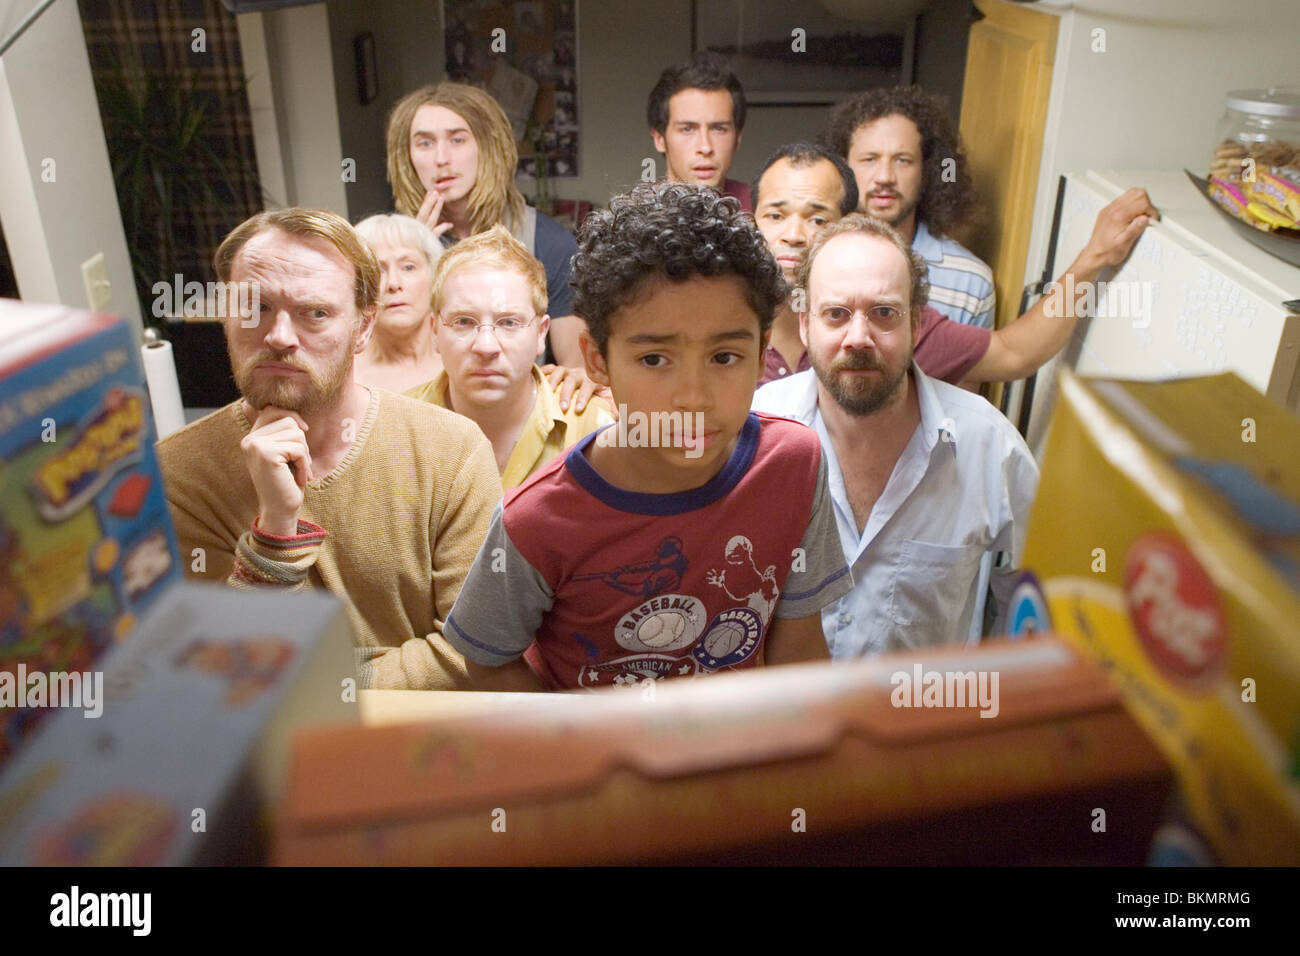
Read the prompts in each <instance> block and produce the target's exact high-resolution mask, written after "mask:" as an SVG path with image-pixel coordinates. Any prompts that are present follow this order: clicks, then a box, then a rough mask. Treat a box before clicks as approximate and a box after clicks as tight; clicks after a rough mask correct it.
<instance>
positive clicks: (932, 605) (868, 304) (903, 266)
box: [753, 214, 1038, 659]
mask: <svg viewBox="0 0 1300 956" xmlns="http://www.w3.org/2000/svg"><path fill="white" fill-rule="evenodd" d="M796 280H797V285H798V287H800V288H803V289H806V290H807V311H806V312H805V313H803V314H801V315H800V317H799V326H800V327H799V332H800V337H801V338H802V339H803V341H804V344H805V345H806V346H807V349H808V356H809V359H810V361H811V363H812V368H811V369H810V370H809V371H806V372H800V373H799V374H797V375H793V376H791V377H789V378H786V379H781V380H779V381H776V382H772V383H771V384H769V385H766V386H764V387H763V388H761V389H759V390H758V391H757V392H756V393H755V395H754V403H753V407H754V409H756V410H758V411H766V412H772V413H775V414H778V415H785V416H788V417H790V418H794V419H796V420H797V421H801V422H803V423H804V424H806V425H808V426H810V427H811V428H814V429H815V430H816V431H817V434H818V436H819V437H820V438H821V442H822V447H823V448H824V449H825V451H826V456H827V466H828V475H827V477H828V482H829V488H830V494H831V497H832V499H833V501H834V503H835V521H836V527H837V529H838V531H839V535H840V543H841V545H842V546H843V548H844V556H845V560H846V561H847V563H848V564H849V566H850V568H851V569H852V572H853V580H854V587H853V590H852V591H851V592H850V593H849V594H848V595H846V596H845V597H843V598H841V599H840V600H839V601H837V602H836V603H835V604H832V605H830V606H829V607H827V608H826V609H824V610H823V611H822V628H823V630H824V632H825V635H826V641H827V644H828V645H829V647H830V651H831V656H832V657H833V658H835V659H845V658H853V657H861V656H864V655H867V654H878V653H882V652H886V651H895V650H902V649H909V648H920V647H932V646H939V645H945V644H960V643H964V642H965V641H966V640H967V637H968V633H969V631H970V622H971V619H972V617H973V615H974V613H975V610H976V608H977V607H978V606H979V604H980V602H981V599H982V593H981V589H980V586H979V584H980V562H981V560H982V559H983V557H984V555H985V554H986V553H991V554H995V555H996V554H997V553H999V552H1002V553H1005V554H1006V556H1007V558H1008V559H1009V560H1007V561H1005V562H1003V563H1002V564H1001V566H999V567H997V568H995V570H994V572H993V590H994V594H995V596H999V599H1000V600H1001V601H1004V600H1005V596H1006V593H1007V591H1008V590H1009V587H1008V585H1009V583H1010V579H1011V576H1012V573H1013V571H1014V569H1015V567H1016V566H1017V565H1018V564H1019V559H1020V553H1021V549H1022V547H1023V545H1024V540H1025V527H1026V521H1027V520H1028V516H1029V510H1030V506H1031V505H1032V503H1033V499H1034V493H1035V491H1036V490H1037V487H1038V466H1037V465H1036V464H1035V462H1034V459H1033V456H1032V455H1031V454H1030V453H1029V449H1028V448H1027V447H1026V446H1025V443H1024V441H1023V440H1022V439H1021V437H1020V434H1019V433H1018V432H1017V431H1016V430H1015V429H1014V428H1013V427H1012V426H1011V424H1010V423H1009V422H1008V421H1007V420H1006V418H1005V417H1004V416H1003V415H1002V414H1001V413H1000V412H998V410H997V409H996V408H994V407H993V406H992V405H990V404H989V403H988V402H987V401H985V400H984V399H983V398H981V397H980V396H978V395H975V394H972V393H970V392H967V391H965V390H963V389H960V388H957V387H956V386H953V385H949V384H947V383H945V382H941V381H937V380H935V379H932V378H930V377H928V376H927V375H926V374H925V373H924V372H922V371H921V369H920V368H918V367H917V366H916V364H915V363H914V362H913V361H912V350H913V338H914V336H915V333H916V328H917V321H918V319H919V317H920V314H921V308H922V306H924V305H925V301H926V295H927V293H928V283H927V278H926V266H925V263H924V261H923V260H922V259H921V258H920V256H918V255H916V254H915V253H914V252H913V251H912V249H911V248H910V247H909V246H908V244H907V242H906V241H905V240H904V239H903V238H902V237H901V236H900V235H899V234H898V233H897V232H896V231H895V230H894V229H892V228H891V227H890V226H889V225H887V224H885V223H884V222H882V221H880V220H878V219H874V218H872V217H868V216H864V215H861V214H853V215H850V216H847V217H845V218H844V219H841V220H840V221H839V222H837V223H835V224H833V225H830V226H827V227H825V228H824V229H823V230H822V231H821V232H820V233H819V234H818V235H817V237H816V238H815V239H814V241H813V243H812V245H811V246H810V248H809V250H808V253H807V255H806V256H805V257H804V261H803V263H801V265H800V267H799V272H798V274H797V276H796Z"/></svg>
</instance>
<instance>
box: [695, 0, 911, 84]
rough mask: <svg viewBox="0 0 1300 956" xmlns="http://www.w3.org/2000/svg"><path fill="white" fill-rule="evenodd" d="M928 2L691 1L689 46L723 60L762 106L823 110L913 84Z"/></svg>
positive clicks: (841, 0) (832, 0)
mask: <svg viewBox="0 0 1300 956" xmlns="http://www.w3.org/2000/svg"><path fill="white" fill-rule="evenodd" d="M925 2H926V0H781V2H780V3H771V2H765V0H691V47H692V49H693V50H712V51H714V52H717V53H720V54H722V55H723V56H725V57H726V58H727V60H728V62H729V63H730V64H731V69H732V71H733V72H734V73H735V74H736V76H737V77H738V78H739V79H740V82H741V84H742V85H743V86H744V87H745V99H746V100H748V101H749V102H750V103H752V104H754V105H758V106H764V105H766V106H793V105H801V106H817V105H824V104H830V103H834V102H836V101H837V100H840V99H843V98H844V96H845V95H846V94H848V93H853V92H857V91H859V90H864V89H867V88H869V87H872V86H895V85H898V84H904V83H910V82H911V81H912V49H913V42H914V39H915V34H916V26H915V25H916V13H917V11H918V10H919V9H920V8H921V7H923V6H924V5H925Z"/></svg>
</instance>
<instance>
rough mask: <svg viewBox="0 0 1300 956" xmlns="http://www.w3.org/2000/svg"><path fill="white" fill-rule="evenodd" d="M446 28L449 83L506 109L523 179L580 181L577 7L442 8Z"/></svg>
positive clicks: (448, 4)
mask: <svg viewBox="0 0 1300 956" xmlns="http://www.w3.org/2000/svg"><path fill="white" fill-rule="evenodd" d="M442 22H443V24H444V27H443V44H444V46H445V48H446V55H447V78H448V79H451V80H455V81H457V82H458V83H470V84H472V85H474V86H481V87H483V88H484V89H486V90H487V91H488V92H489V93H491V94H492V95H493V96H494V97H495V98H496V100H497V102H498V103H500V104H501V107H502V109H504V110H505V111H506V115H507V116H508V117H510V122H511V125H512V126H513V127H514V131H515V139H516V140H517V141H518V144H519V172H521V173H527V174H530V175H534V176H535V175H536V174H537V169H538V163H539V159H540V156H545V170H544V171H545V173H546V175H547V176H551V177H555V176H577V175H578V132H579V109H578V0H443V3H442ZM539 154H540V156H539Z"/></svg>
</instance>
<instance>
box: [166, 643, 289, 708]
mask: <svg viewBox="0 0 1300 956" xmlns="http://www.w3.org/2000/svg"><path fill="white" fill-rule="evenodd" d="M293 655H294V646H293V644H292V643H291V642H289V641H287V640H285V639H283V638H281V637H277V636H275V635H258V636H252V637H245V638H240V639H238V640H227V641H218V640H206V639H203V638H200V639H198V640H196V641H193V642H191V643H190V644H187V645H186V646H185V647H184V648H182V649H181V652H180V653H179V654H177V655H176V659H175V661H173V663H174V664H175V665H176V666H177V667H179V668H183V669H188V670H195V671H199V672H201V673H204V674H209V675H212V676H214V677H220V678H223V679H225V680H226V681H227V682H228V687H227V689H226V700H225V704H226V706H227V707H230V708H235V707H240V706H242V705H243V704H246V703H247V702H248V701H250V700H252V699H253V698H254V697H256V696H257V695H259V694H261V693H262V692H263V691H265V690H267V689H268V688H270V687H273V686H275V684H276V682H277V681H278V680H279V679H280V675H281V674H282V673H283V671H284V669H285V668H286V667H287V666H288V665H289V662H290V661H292V660H293Z"/></svg>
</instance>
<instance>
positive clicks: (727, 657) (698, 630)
mask: <svg viewBox="0 0 1300 956" xmlns="http://www.w3.org/2000/svg"><path fill="white" fill-rule="evenodd" d="M597 434H599V433H598V432H597V433H593V434H592V435H589V436H588V437H587V438H586V439H584V440H583V441H581V442H579V443H578V444H577V445H575V446H574V447H573V448H572V449H571V450H570V451H569V452H568V454H567V455H564V456H562V457H559V458H556V459H555V460H554V461H553V462H551V463H550V464H549V465H548V466H547V467H546V468H544V469H543V470H542V471H540V472H538V473H537V474H536V475H534V476H533V477H532V478H531V479H530V480H529V481H528V482H526V483H525V484H523V485H521V486H520V487H519V488H517V489H516V490H515V491H514V492H512V493H511V494H509V495H508V496H507V498H506V501H505V505H504V508H498V509H497V511H496V513H495V514H494V515H493V518H492V524H491V527H490V529H489V531H488V535H487V539H486V540H485V541H484V543H483V547H482V548H481V549H480V550H479V553H478V557H477V558H476V559H475V561H474V565H473V567H472V568H471V569H470V572H469V576H468V578H467V579H466V581H465V585H464V587H463V588H462V589H461V592H460V595H459V596H458V597H457V600H456V604H455V606H454V607H453V608H452V612H451V614H450V615H449V616H448V620H447V627H446V631H445V633H446V637H447V639H448V640H449V641H450V642H451V643H452V644H453V645H454V646H455V647H456V649H457V650H459V651H460V652H461V653H462V654H464V655H465V656H466V657H467V658H470V659H471V660H474V661H477V662H478V663H480V664H484V665H487V666H499V665H502V664H506V663H508V662H510V661H512V660H516V659H517V658H519V657H520V656H521V655H525V652H526V656H527V659H528V662H529V664H530V665H531V666H532V667H533V669H534V670H535V671H537V673H538V674H539V675H540V676H541V677H542V679H543V680H545V681H546V682H547V684H548V685H549V686H550V687H551V688H552V689H557V690H558V689H570V688H593V689H594V688H598V687H607V686H611V685H617V684H627V683H636V682H639V681H641V680H644V679H645V678H654V679H658V678H661V677H678V676H689V675H694V674H700V673H710V672H714V671H719V670H725V669H730V668H744V667H753V666H757V665H758V664H760V663H761V662H762V661H763V646H764V641H765V639H766V636H767V633H768V630H769V628H770V626H771V623H772V620H773V618H776V617H779V618H791V619H793V618H802V617H807V616H808V615H810V614H816V613H818V612H819V611H820V610H821V609H822V608H823V607H825V606H826V605H828V604H830V603H832V602H833V601H835V600H837V599H838V598H839V597H841V596H843V595H844V594H846V593H847V592H848V591H849V589H850V588H851V586H852V580H851V578H850V575H849V572H848V569H847V568H846V567H845V564H844V554H843V551H842V550H841V548H840V546H839V538H838V534H837V532H836V530H835V519H834V514H833V512H832V510H831V502H830V498H829V495H828V493H827V489H826V463H825V461H824V459H823V455H822V450H821V446H820V443H819V442H818V440H817V435H816V433H815V432H813V431H812V429H809V428H807V427H805V426H803V425H801V424H798V423H797V422H792V421H788V420H786V419H783V418H777V417H775V416H770V415H765V414H762V413H751V414H750V416H749V418H748V419H747V420H746V422H745V425H744V426H743V427H742V429H741V432H740V435H739V437H738V439H737V441H736V447H735V449H734V451H733V452H732V455H731V457H730V459H729V460H728V461H727V463H726V465H724V466H723V468H722V470H721V471H720V472H718V474H717V475H715V476H714V478H713V479H712V480H710V481H709V482H708V483H707V484H705V485H703V486H702V487H700V488H695V489H692V490H690V491H685V492H679V493H676V494H666V495H656V494H643V493H638V492H630V491H625V490H623V489H620V488H616V487H615V486H613V485H611V484H609V483H608V482H607V481H605V480H604V479H603V478H601V476H600V475H599V474H597V472H596V470H595V469H594V468H592V467H591V464H590V462H588V461H587V458H586V457H585V455H584V454H583V451H584V449H585V448H586V447H587V445H588V444H590V442H591V441H593V440H594V439H595V437H596V435H597Z"/></svg>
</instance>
